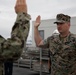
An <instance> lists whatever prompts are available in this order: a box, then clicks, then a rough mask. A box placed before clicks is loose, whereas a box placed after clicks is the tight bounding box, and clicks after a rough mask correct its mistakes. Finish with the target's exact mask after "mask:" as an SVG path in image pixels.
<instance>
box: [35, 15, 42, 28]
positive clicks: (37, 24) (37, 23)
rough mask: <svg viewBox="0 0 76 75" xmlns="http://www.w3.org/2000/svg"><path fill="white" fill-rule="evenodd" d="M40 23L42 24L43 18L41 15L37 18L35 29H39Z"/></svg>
mask: <svg viewBox="0 0 76 75" xmlns="http://www.w3.org/2000/svg"><path fill="white" fill-rule="evenodd" d="M40 22H41V16H40V15H39V16H37V18H36V21H35V23H34V27H38V26H39V25H40Z"/></svg>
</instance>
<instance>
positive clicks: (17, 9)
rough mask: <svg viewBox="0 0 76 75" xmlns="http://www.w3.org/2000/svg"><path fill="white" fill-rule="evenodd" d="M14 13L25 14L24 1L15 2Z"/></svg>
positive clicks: (25, 6)
mask: <svg viewBox="0 0 76 75" xmlns="http://www.w3.org/2000/svg"><path fill="white" fill-rule="evenodd" d="M15 12H16V13H20V12H25V13H27V4H26V0H17V1H16V5H15Z"/></svg>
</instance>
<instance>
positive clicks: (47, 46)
mask: <svg viewBox="0 0 76 75" xmlns="http://www.w3.org/2000/svg"><path fill="white" fill-rule="evenodd" d="M49 38H50V37H48V38H47V39H45V40H43V45H41V46H40V47H42V48H49Z"/></svg>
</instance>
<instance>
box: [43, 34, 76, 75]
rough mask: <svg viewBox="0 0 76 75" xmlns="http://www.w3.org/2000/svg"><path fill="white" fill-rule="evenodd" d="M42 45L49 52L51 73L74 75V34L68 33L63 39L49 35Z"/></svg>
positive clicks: (75, 46) (75, 58)
mask: <svg viewBox="0 0 76 75" xmlns="http://www.w3.org/2000/svg"><path fill="white" fill-rule="evenodd" d="M63 40H64V41H63ZM44 46H46V47H49V49H50V52H51V61H52V64H51V75H76V35H74V34H72V33H70V34H69V36H67V37H66V38H64V39H61V38H60V37H59V35H55V36H51V37H49V38H48V39H47V40H45V41H44Z"/></svg>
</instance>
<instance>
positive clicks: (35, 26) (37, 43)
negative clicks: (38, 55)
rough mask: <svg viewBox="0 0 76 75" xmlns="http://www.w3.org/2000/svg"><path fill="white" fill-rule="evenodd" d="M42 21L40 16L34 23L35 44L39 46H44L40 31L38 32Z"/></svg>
mask: <svg viewBox="0 0 76 75" xmlns="http://www.w3.org/2000/svg"><path fill="white" fill-rule="evenodd" d="M40 19H41V17H40V16H38V17H37V18H36V21H35V23H34V39H35V43H36V45H37V46H41V45H43V40H42V38H41V36H40V34H39V31H38V27H39V25H40V21H41V20H40Z"/></svg>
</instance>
